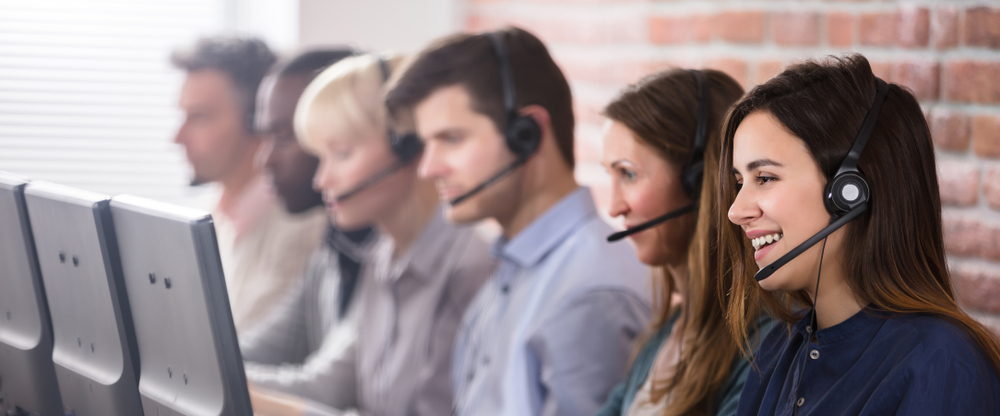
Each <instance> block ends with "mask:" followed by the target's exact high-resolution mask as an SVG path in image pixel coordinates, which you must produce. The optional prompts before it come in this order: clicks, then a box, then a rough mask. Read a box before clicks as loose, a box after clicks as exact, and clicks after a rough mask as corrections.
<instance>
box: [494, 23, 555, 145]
mask: <svg viewBox="0 0 1000 416" xmlns="http://www.w3.org/2000/svg"><path fill="white" fill-rule="evenodd" d="M486 36H487V37H489V39H490V43H491V44H492V45H493V52H494V53H496V56H497V60H498V61H500V88H501V90H502V92H503V109H504V114H505V115H506V117H507V125H506V126H505V128H504V138H505V139H506V141H507V148H509V149H510V151H511V152H513V153H514V154H515V155H517V157H518V158H528V157H529V156H531V155H532V154H533V153H535V151H537V150H538V146H539V145H540V144H541V143H542V129H541V128H540V127H538V122H536V121H535V119H534V118H531V117H530V116H526V115H522V114H519V113H518V112H517V108H516V105H517V92H516V88H515V86H514V77H513V74H512V73H511V69H510V59H509V58H508V57H507V47H506V46H505V44H504V42H503V35H502V34H501V33H499V32H490V33H487V34H486Z"/></svg>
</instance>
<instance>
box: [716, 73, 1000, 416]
mask: <svg viewBox="0 0 1000 416" xmlns="http://www.w3.org/2000/svg"><path fill="white" fill-rule="evenodd" d="M866 140H867V142H866ZM719 175H720V177H719V181H720V182H721V186H720V203H721V206H722V207H729V211H728V213H725V212H723V213H720V220H724V219H726V217H722V216H723V215H725V216H727V217H728V220H730V221H732V223H733V224H732V225H729V226H725V227H722V228H721V230H720V231H721V235H720V247H719V249H720V251H723V252H726V253H730V255H729V256H726V257H725V259H731V260H732V262H731V263H727V264H723V265H722V267H723V268H724V269H728V270H732V273H733V275H734V282H733V290H732V293H731V294H730V295H729V296H730V297H731V298H732V301H731V302H730V304H729V310H728V314H729V322H730V328H731V330H732V331H733V332H734V336H735V337H736V338H737V339H740V338H744V337H745V336H746V333H745V331H744V328H745V325H746V323H747V322H748V320H751V319H753V317H754V316H755V314H757V313H760V312H761V311H764V310H768V311H770V312H771V313H773V314H775V315H776V316H777V317H779V318H780V319H782V320H784V321H786V322H788V323H789V325H787V326H779V327H778V328H776V329H775V330H774V331H772V332H771V333H770V334H769V335H768V336H767V338H766V339H765V340H764V342H763V344H762V345H761V348H760V351H759V352H758V353H757V354H756V356H755V367H756V369H757V371H754V372H752V373H751V375H750V377H749V378H748V379H747V384H746V388H745V389H744V391H743V396H742V398H741V402H740V406H739V411H738V412H737V414H738V415H776V414H777V415H789V414H802V415H806V414H824V415H828V414H844V415H888V414H906V415H931V414H933V415H943V414H949V415H951V414H955V415H958V414H961V415H972V414H976V415H985V414H1000V378H998V373H1000V347H998V344H997V340H996V339H995V338H994V337H993V335H992V334H991V333H990V332H989V331H988V330H987V329H986V328H985V327H984V326H983V325H982V324H980V323H978V322H976V321H975V320H973V319H972V318H970V317H969V316H968V315H967V314H966V313H965V312H963V311H962V310H961V309H960V308H959V307H958V304H957V303H956V302H955V296H954V294H953V291H952V285H951V280H950V276H949V273H948V268H947V264H946V261H945V255H944V243H943V238H942V231H941V200H940V197H939V192H938V181H937V174H936V170H935V161H934V147H933V144H932V143H931V137H930V132H929V130H928V128H927V123H926V121H925V120H924V117H923V113H922V112H921V109H920V105H919V104H918V103H917V101H916V99H915V98H914V97H913V95H912V94H911V93H910V92H909V91H907V90H905V89H904V88H902V87H900V86H898V85H895V84H886V83H885V82H883V81H882V80H879V79H878V78H876V77H875V76H874V75H873V74H872V71H871V67H870V66H869V64H868V61H867V60H866V59H865V58H864V57H862V56H860V55H851V56H847V57H843V58H831V59H829V60H826V61H808V62H804V63H801V64H797V65H794V66H792V67H789V68H788V69H786V70H785V71H784V72H782V73H781V74H779V75H778V76H776V77H775V78H772V79H771V80H769V81H767V82H766V83H764V84H761V85H759V86H757V87H756V88H754V89H753V90H752V91H750V92H749V93H748V94H747V95H746V96H745V97H744V98H743V99H742V100H740V102H738V103H737V104H736V105H735V106H734V107H733V109H732V111H731V113H730V116H729V119H728V120H727V122H726V126H725V135H724V137H723V147H722V166H721V169H720V170H719ZM852 219H853V220H852ZM838 226H839V229H838V228H837V227H838ZM831 230H834V231H832V232H830V231H831ZM824 235H825V236H824ZM810 243H814V244H812V245H810ZM796 253H797V254H796ZM753 263H756V266H759V267H761V268H762V269H761V271H760V272H759V273H758V274H757V275H756V279H755V275H754V272H755V271H756V269H757V267H755V265H754V264H753ZM755 280H757V281H755Z"/></svg>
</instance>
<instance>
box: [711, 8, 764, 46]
mask: <svg viewBox="0 0 1000 416" xmlns="http://www.w3.org/2000/svg"><path fill="white" fill-rule="evenodd" d="M714 20H715V22H714V26H715V29H714V32H715V35H716V37H718V38H719V39H722V40H725V41H730V42H737V43H757V42H763V41H764V13H763V12H758V11H742V12H722V13H720V14H719V15H717V16H716V18H715V19H714Z"/></svg>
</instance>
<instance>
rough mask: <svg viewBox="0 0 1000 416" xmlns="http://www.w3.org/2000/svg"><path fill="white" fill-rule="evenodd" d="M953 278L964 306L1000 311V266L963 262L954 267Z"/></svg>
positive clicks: (984, 310)
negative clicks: (999, 300)
mask: <svg viewBox="0 0 1000 416" xmlns="http://www.w3.org/2000/svg"><path fill="white" fill-rule="evenodd" d="M952 279H953V283H954V285H955V292H956V293H955V294H956V295H957V297H958V300H959V302H960V303H961V304H962V307H963V308H967V309H975V310H978V311H983V312H992V313H1000V302H998V301H997V299H1000V267H997V266H994V265H986V264H962V265H960V266H957V267H955V268H954V270H953V271H952Z"/></svg>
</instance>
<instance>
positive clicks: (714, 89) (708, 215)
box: [604, 69, 743, 415]
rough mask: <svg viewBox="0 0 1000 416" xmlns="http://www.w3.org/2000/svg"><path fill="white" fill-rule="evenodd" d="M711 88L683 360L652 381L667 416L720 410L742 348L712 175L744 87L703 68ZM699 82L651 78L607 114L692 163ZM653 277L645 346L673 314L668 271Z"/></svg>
mask: <svg viewBox="0 0 1000 416" xmlns="http://www.w3.org/2000/svg"><path fill="white" fill-rule="evenodd" d="M702 72H704V73H705V75H706V78H707V80H708V83H707V84H708V85H706V87H707V88H708V89H709V102H710V107H709V112H708V129H707V133H708V134H707V136H706V144H705V174H704V175H703V177H702V182H701V193H700V195H699V200H698V204H699V205H698V212H697V222H696V224H695V227H694V232H693V234H692V235H691V236H688V237H687V238H690V239H691V242H690V245H689V246H688V252H687V254H688V256H687V262H688V279H687V285H688V288H687V293H684V294H682V295H684V296H685V300H684V304H685V306H684V307H685V314H684V315H685V319H686V324H685V327H684V333H683V334H682V335H681V342H682V348H681V357H680V362H679V363H678V365H677V368H676V370H675V372H674V375H673V377H672V378H671V379H670V380H661V379H657V378H655V372H654V370H655V365H654V368H653V369H651V370H650V377H653V383H652V384H653V391H652V399H653V400H654V401H659V400H661V399H663V397H664V396H666V394H667V393H670V394H671V396H670V406H668V407H667V410H666V411H665V413H664V414H666V415H701V414H706V412H709V413H711V412H714V409H712V405H713V404H714V403H715V396H716V394H717V393H718V391H719V389H720V388H721V387H722V386H723V385H724V384H725V383H726V381H727V380H728V379H729V375H730V374H729V373H730V367H731V364H732V361H733V358H734V357H735V356H737V355H738V352H739V349H738V347H737V346H736V343H735V342H734V340H733V338H732V336H731V335H730V333H729V332H728V331H726V329H725V326H726V321H725V316H724V315H723V313H722V311H723V310H725V308H726V305H725V299H724V298H722V297H721V296H720V293H725V292H728V290H729V282H730V280H729V279H728V278H720V271H719V269H718V264H719V261H718V257H719V252H718V251H716V250H715V247H716V238H717V236H718V219H717V216H716V214H715V211H716V209H717V207H718V204H717V202H716V198H717V197H718V192H717V189H716V188H717V186H718V181H717V180H716V178H715V177H714V175H713V173H714V172H715V171H716V170H717V169H718V168H719V152H720V147H719V142H720V140H719V132H720V127H721V124H722V120H723V118H724V117H725V114H726V111H727V110H728V109H729V106H730V105H731V104H732V103H733V102H735V101H736V100H737V99H739V97H740V96H741V95H743V88H741V87H740V85H739V84H738V83H736V81H734V80H733V79H732V78H730V77H729V76H728V75H726V74H724V73H722V72H719V71H715V70H703V71H702ZM698 100H699V95H698V85H697V82H696V81H695V78H694V77H693V76H692V74H690V73H689V72H688V71H686V70H681V69H675V70H669V71H665V72H661V73H657V74H653V75H650V76H648V77H646V78H644V79H643V80H641V81H639V82H638V83H636V84H634V85H630V86H628V87H626V89H625V90H624V91H623V92H622V94H621V96H619V97H618V98H617V99H616V100H615V101H612V102H611V103H610V104H608V106H607V108H606V109H605V110H604V114H605V115H606V116H607V117H608V118H610V119H611V120H614V121H617V122H620V123H622V124H623V125H624V126H625V127H628V128H629V129H630V130H631V131H632V132H633V133H635V135H636V136H637V137H638V138H639V140H641V141H642V142H643V143H645V144H647V145H649V146H651V147H653V148H654V149H656V150H657V151H658V152H659V153H660V157H661V158H663V159H665V160H667V161H669V162H670V163H671V164H673V165H674V166H679V167H683V166H685V164H686V163H687V162H688V159H689V157H690V154H691V150H692V147H693V144H694V143H693V141H694V134H695V128H696V125H697V118H696V116H695V110H696V109H697V108H698ZM657 272H658V273H656V278H654V288H655V289H654V290H657V291H658V293H657V296H654V298H655V299H656V302H657V304H656V305H655V306H656V310H655V313H656V315H655V316H654V319H653V322H652V324H651V327H650V328H649V329H648V330H647V331H646V333H645V334H644V335H643V336H642V338H640V342H639V343H638V345H640V346H641V345H643V344H645V343H646V341H648V340H649V339H650V338H651V336H652V334H655V333H656V332H657V331H658V330H659V329H661V328H662V327H663V325H665V324H666V323H667V321H668V320H669V319H670V316H671V315H672V314H673V313H674V311H675V309H676V307H675V306H674V305H671V302H670V299H671V295H673V294H674V293H676V292H677V288H676V287H674V281H673V279H671V278H670V277H669V273H667V271H666V270H664V269H663V268H662V267H661V268H659V270H657Z"/></svg>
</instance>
